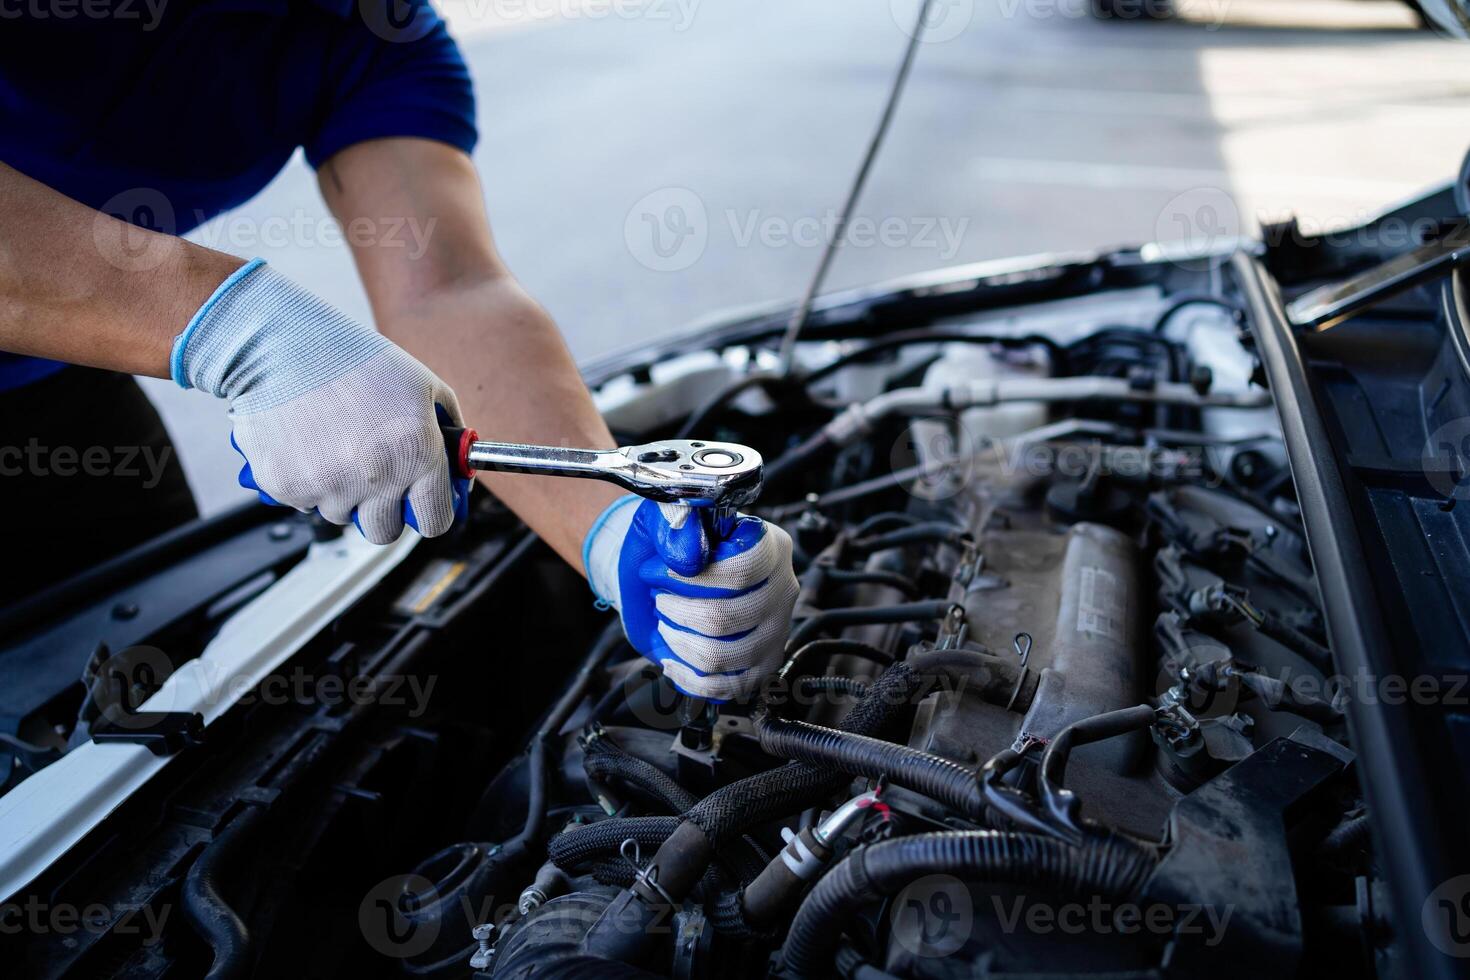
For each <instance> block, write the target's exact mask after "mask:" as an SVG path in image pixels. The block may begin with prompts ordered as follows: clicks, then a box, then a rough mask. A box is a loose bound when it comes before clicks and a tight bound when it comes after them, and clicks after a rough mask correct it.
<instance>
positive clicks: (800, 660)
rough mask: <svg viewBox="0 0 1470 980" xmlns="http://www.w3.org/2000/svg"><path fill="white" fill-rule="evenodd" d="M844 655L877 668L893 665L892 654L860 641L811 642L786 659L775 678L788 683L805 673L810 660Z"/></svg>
mask: <svg viewBox="0 0 1470 980" xmlns="http://www.w3.org/2000/svg"><path fill="white" fill-rule="evenodd" d="M844 654H845V655H849V656H854V657H862V658H863V659H864V660H868V661H871V662H872V663H875V664H877V665H878V666H879V667H887V666H888V665H889V664H891V663H893V654H891V653H889V652H888V651H886V650H880V649H878V648H877V647H875V646H872V645H871V644H868V643H863V642H861V641H860V640H840V639H839V640H812V641H811V642H809V643H806V644H803V645H802V647H801V649H799V650H797V651H796V652H795V653H793V654H792V655H791V656H790V657H789V658H788V659H787V661H786V663H785V664H783V665H782V667H781V670H780V672H779V674H778V675H777V676H779V677H780V678H781V679H782V680H783V681H786V682H788V683H789V682H791V681H793V680H794V679H795V678H797V677H800V676H801V675H802V674H803V673H805V672H806V669H807V664H808V663H810V662H811V661H812V660H815V659H817V658H818V657H835V656H841V655H844Z"/></svg>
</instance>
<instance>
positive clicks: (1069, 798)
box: [1036, 704, 1158, 838]
mask: <svg viewBox="0 0 1470 980" xmlns="http://www.w3.org/2000/svg"><path fill="white" fill-rule="evenodd" d="M1157 717H1158V711H1157V709H1155V708H1153V707H1152V706H1150V705H1147V704H1140V705H1136V706H1134V707H1132V708H1119V709H1118V710H1117V711H1105V712H1103V713H1102V714H1100V715H1093V716H1091V717H1090V718H1083V719H1082V720H1081V721H1074V722H1072V724H1070V725H1068V726H1067V727H1066V728H1063V729H1062V730H1061V731H1059V732H1057V734H1056V737H1055V738H1053V739H1052V740H1051V743H1050V744H1049V745H1047V747H1046V751H1045V752H1043V753H1042V755H1041V766H1040V769H1039V771H1038V772H1037V774H1036V782H1037V784H1038V786H1039V787H1040V790H1041V803H1042V806H1043V807H1045V809H1046V813H1047V816H1049V817H1050V818H1051V819H1052V821H1053V822H1055V823H1056V824H1057V826H1058V827H1059V828H1061V829H1062V831H1063V832H1064V833H1068V834H1071V835H1073V837H1074V838H1075V837H1080V836H1081V835H1082V834H1083V833H1084V828H1083V826H1082V821H1081V817H1080V816H1079V814H1078V811H1079V810H1080V809H1081V807H1082V801H1081V800H1079V799H1078V798H1077V794H1076V793H1073V792H1072V791H1071V790H1069V789H1066V788H1065V787H1064V786H1063V781H1064V779H1065V778H1066V772H1067V759H1068V757H1069V756H1070V755H1071V754H1072V750H1073V749H1074V748H1076V747H1077V746H1079V745H1088V744H1090V743H1092V742H1100V741H1102V740H1103V739H1107V738H1113V737H1115V736H1117V735H1124V734H1126V733H1128V732H1134V731H1138V730H1139V729H1142V728H1148V727H1149V726H1150V725H1152V724H1153V723H1154V719H1155V718H1157Z"/></svg>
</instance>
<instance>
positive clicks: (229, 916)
mask: <svg viewBox="0 0 1470 980" xmlns="http://www.w3.org/2000/svg"><path fill="white" fill-rule="evenodd" d="M263 815H264V811H263V810H261V809H260V808H259V807H254V806H252V807H250V808H249V809H247V810H245V811H244V812H243V813H241V814H240V815H239V816H238V817H236V818H235V819H234V820H232V821H230V824H229V826H228V827H226V828H225V829H224V830H223V831H221V832H220V835H219V836H218V837H216V838H215V839H214V840H213V841H212V842H211V843H210V845H209V846H208V847H206V848H205V849H204V852H203V853H202V854H200V855H199V857H198V858H196V859H195V860H194V866H193V867H192V868H190V869H189V874H188V876H187V877H185V878H184V914H185V916H187V917H188V919H189V925H191V926H193V928H194V931H195V932H196V933H198V934H199V937H200V938H201V939H203V940H204V941H205V942H206V943H208V944H209V948H210V949H211V950H213V951H214V961H213V962H212V963H211V964H210V967H209V972H208V973H207V974H205V980H235V978H237V977H244V976H246V975H248V974H249V972H250V969H251V965H252V963H253V961H254V952H253V946H254V940H253V939H252V937H251V935H250V930H249V928H248V927H247V926H246V925H245V920H244V919H242V918H240V915H239V913H238V912H236V911H235V910H234V909H233V908H232V907H231V906H230V903H229V900H228V899H226V898H225V895H224V891H223V882H222V880H221V879H222V878H224V877H225V876H226V875H227V874H228V873H229V871H230V869H231V868H232V867H233V865H234V861H235V860H236V859H237V858H238V857H239V855H240V847H241V844H242V843H243V842H244V841H245V840H246V839H247V838H248V837H249V836H250V835H251V834H252V833H253V832H254V831H255V828H256V826H257V825H258V824H259V823H260V821H261V819H262V818H263Z"/></svg>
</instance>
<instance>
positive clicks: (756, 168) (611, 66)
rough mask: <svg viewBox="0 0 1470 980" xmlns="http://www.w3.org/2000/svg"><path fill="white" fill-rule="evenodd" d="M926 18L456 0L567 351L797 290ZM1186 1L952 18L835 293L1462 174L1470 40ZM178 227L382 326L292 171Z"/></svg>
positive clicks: (503, 201) (193, 467)
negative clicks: (1106, 16) (1152, 14)
mask: <svg viewBox="0 0 1470 980" xmlns="http://www.w3.org/2000/svg"><path fill="white" fill-rule="evenodd" d="M916 5H917V0H860V2H854V0H846V2H842V0H803V2H801V3H790V2H779V0H446V2H445V3H443V4H442V5H441V8H442V9H444V10H445V12H446V14H447V15H448V16H449V18H450V22H451V25H452V27H453V29H454V31H455V33H456V34H457V36H459V38H460V41H461V45H462V47H463V48H464V51H465V54H466V57H467V59H468V61H469V63H470V67H471V69H472V71H473V73H474V76H475V81H476V87H477V94H478V101H479V125H480V131H481V142H480V145H479V148H478V149H477V150H476V153H475V161H476V164H477V166H478V168H479V171H480V173H481V176H482V180H483V183H484V187H485V195H486V199H487V202H488V205H489V211H490V216H491V221H492V224H493V226H494V229H495V233H496V237H497V240H498V242H499V245H500V248H501V250H502V252H503V254H504V255H505V257H506V259H507V261H508V262H509V263H510V266H511V268H512V269H513V270H515V272H516V274H517V275H518V276H519V277H520V279H521V280H522V281H523V282H524V283H525V284H526V286H527V287H528V288H529V289H530V290H531V292H532V293H533V294H534V295H535V296H536V297H537V298H538V299H539V300H540V301H541V302H542V303H543V304H544V305H545V306H546V307H547V308H548V309H549V310H550V311H551V313H552V314H553V316H555V318H556V319H557V322H558V323H559V324H560V325H561V327H562V330H563V331H564V332H565V334H566V336H567V338H568V340H569V342H570V344H571V346H572V349H573V351H574V352H575V353H576V354H577V355H578V357H580V358H587V357H590V356H594V355H596V354H599V353H602V352H605V351H608V350H611V349H614V348H617V347H621V346H625V345H628V344H632V343H636V342H641V341H646V340H649V339H653V338H657V337H659V336H662V335H665V334H667V333H669V332H672V331H677V330H680V329H682V328H685V327H687V326H688V325H689V324H690V323H692V322H695V321H697V320H700V319H703V318H705V317H707V316H709V315H711V314H714V313H717V312H719V311H721V310H726V309H731V308H738V307H743V306H748V305H751V304H756V303H763V302H768V301H772V300H783V299H792V298H794V297H795V296H796V295H798V294H799V293H800V292H801V290H802V288H803V287H804V285H805V283H806V281H807V279H808V277H809V276H810V275H811V272H812V270H813V268H814V266H815V264H816V262H817V259H818V257H819V254H820V251H821V248H822V246H823V245H824V244H825V242H826V240H827V238H828V236H829V235H830V232H831V226H832V223H833V220H834V217H835V209H836V208H837V207H838V205H839V204H840V203H841V201H842V199H843V197H844V194H845V192H846V187H847V185H848V183H849V181H850V180H851V178H852V176H853V173H854V172H855V170H856V168H857V165H858V161H859V159H860V156H861V153H862V150H863V147H864V145H865V143H866V141H867V140H868V138H869V135H870V133H871V131H872V129H873V127H874V125H875V123H876V121H877V118H878V113H879V111H880V109H881V107H882V103H883V99H884V97H885V94H886V91H887V88H888V85H889V83H890V80H891V78H892V75H893V72H894V70H895V68H896V67H897V64H898V60H899V57H900V55H901V54H902V49H903V45H904V43H905V42H906V40H907V33H906V32H907V31H908V30H910V29H911V27H912V19H913V13H914V10H915V9H916ZM1181 7H1182V16H1181V17H1179V18H1177V19H1175V20H1172V21H1168V22H1141V21H1126V22H1120V21H1114V22H1099V21H1097V20H1095V19H1093V18H1091V17H1090V16H1088V14H1087V9H1086V4H1085V0H990V2H987V3H981V2H978V0H936V3H935V13H934V14H933V16H932V17H931V20H930V23H929V24H928V26H927V29H926V31H925V35H924V36H925V41H924V43H922V44H921V46H920V50H919V52H918V58H917V61H916V63H915V66H914V70H913V74H912V77H911V79H910V83H909V87H908V89H907V91H906V93H905V95H904V98H903V101H902V103H901V104H900V106H899V109H898V114H897V116H896V118H895V120H894V123H893V126H892V130H891V132H890V133H889V138H888V142H887V144H886V145H885V147H884V149H883V152H882V154H881V155H880V157H879V159H878V162H877V164H876V167H875V168H874V170H873V173H872V177H871V179H870V182H869V185H868V189H867V192H866V193H865V195H864V196H863V198H862V200H861V201H860V202H859V205H858V207H857V209H856V212H855V218H854V224H853V226H852V229H851V233H850V234H849V236H848V237H847V238H846V239H845V240H844V243H843V246H842V249H841V251H840V253H839V255H838V258H837V261H836V264H835V266H834V268H833V270H832V274H831V276H830V277H829V285H830V286H831V287H832V288H841V287H844V286H852V285H857V284H862V283H871V282H874V281H879V280H883V279H888V278H891V277H894V276H898V275H903V274H906V273H911V272H916V271H921V270H926V269H933V268H939V267H942V266H946V265H954V264H959V263H963V262H970V261H975V260H979V259H987V258H998V257H1005V256H1013V255H1022V254H1030V253H1036V252H1046V251H1072V250H1077V249H1088V248H1095V247H1100V246H1107V245H1114V244H1129V243H1131V244H1137V243H1140V242H1144V241H1153V240H1165V241H1167V240H1177V239H1181V238H1190V239H1196V240H1198V239H1201V238H1204V239H1208V238H1210V237H1214V236H1218V235H1226V234H1238V233H1245V234H1249V233H1251V232H1252V231H1253V230H1254V228H1255V227H1256V225H1257V223H1258V222H1259V221H1260V220H1261V219H1263V218H1267V219H1277V218H1280V217H1283V216H1285V215H1286V214H1296V215H1297V216H1298V218H1299V219H1300V220H1301V221H1302V222H1303V223H1304V224H1306V225H1308V226H1313V227H1322V226H1332V225H1346V224H1350V223H1353V222H1355V221H1357V220H1359V219H1361V218H1362V217H1363V216H1365V215H1366V214H1369V213H1371V212H1373V211H1374V210H1376V209H1377V208H1379V207H1381V206H1383V205H1386V204H1389V203H1391V202H1393V201H1395V200H1397V199H1400V198H1402V197H1405V196H1407V195H1409V194H1412V193H1414V192H1415V191H1417V190H1419V189H1420V188H1422V187H1424V186H1427V185H1429V184H1431V183H1434V182H1436V181H1438V180H1441V179H1444V178H1447V177H1450V176H1452V175H1453V173H1454V172H1455V170H1456V169H1457V168H1458V166H1459V161H1460V157H1461V155H1462V154H1463V153H1464V151H1465V149H1466V147H1467V146H1470V46H1465V45H1459V44H1455V43H1452V42H1449V41H1443V40H1440V39H1438V38H1435V37H1434V36H1432V35H1430V34H1429V33H1427V32H1425V31H1422V30H1418V29H1416V26H1415V17H1414V15H1413V14H1412V13H1411V12H1410V11H1409V9H1408V8H1407V7H1404V6H1402V5H1400V4H1398V3H1389V2H1376V0H1181ZM191 237H193V238H195V239H197V240H199V241H202V242H205V243H207V244H210V245H212V246H214V247H217V248H222V249H225V250H227V251H232V252H236V253H238V254H241V255H262V256H264V257H266V258H267V259H269V260H270V261H271V262H272V263H273V264H274V265H275V266H277V267H278V268H280V269H282V270H283V271H284V272H286V273H287V274H288V275H291V276H293V277H294V278H296V279H298V280H300V281H302V282H303V283H305V284H307V285H308V286H309V287H310V288H312V289H314V290H316V291H317V292H319V293H320V294H322V295H323V296H325V297H327V298H328V299H330V300H331V301H333V302H335V303H337V304H338V305H339V306H341V307H342V308H343V309H345V310H347V311H348V312H349V313H351V314H353V315H355V316H358V317H362V318H364V319H366V318H368V316H369V313H368V309H367V303H366V300H365V298H364V296H363V293H362V289H361V287H360V285H359V284H358V283H357V281H356V278H355V274H354V272H353V268H352V262H351V257H350V255H349V254H348V251H347V247H346V246H345V245H344V244H342V242H341V236H340V235H338V234H335V233H334V229H333V228H332V227H331V226H330V223H329V221H328V219H327V215H326V212H325V209H324V207H323V206H322V204H321V202H320V199H319V197H318V195H317V191H316V184H315V178H314V176H313V175H312V173H311V172H310V170H309V169H308V168H307V167H306V166H305V164H304V163H303V162H302V161H301V160H300V159H299V158H298V159H297V160H295V161H293V162H292V164H291V165H290V166H289V167H288V168H287V169H286V170H285V171H284V172H283V173H282V174H281V176H280V177H279V178H278V179H277V180H276V181H275V182H274V183H273V184H272V185H271V186H270V187H269V188H268V189H267V190H266V191H264V192H263V193H262V194H261V195H260V196H259V197H257V198H256V199H255V200H253V201H251V202H250V203H248V204H247V205H245V206H244V207H242V208H241V209H239V210H238V211H236V212H233V213H232V214H230V215H226V216H224V217H222V218H220V219H218V220H216V221H214V222H211V223H210V224H209V225H207V226H205V227H204V228H203V229H200V230H199V231H198V232H196V233H194V234H193V235H192V236H191ZM410 246H411V243H410ZM486 342H487V343H493V337H489V338H486ZM148 390H149V392H150V394H151V395H153V396H154V398H155V401H156V402H157V403H158V404H159V405H160V407H161V409H162V411H163V414H164V419H165V422H166V424H167V425H168V426H169V428H170V431H171V432H172V433H173V434H174V437H175V439H176V441H177V442H178V444H179V449H180V455H181V458H182V459H183V462H184V465H185V468H186V470H187V471H188V473H189V476H190V480H191V483H192V484H193V485H194V487H195V490H196V494H197V496H198V497H199V499H200V502H201V505H202V506H203V508H204V509H205V510H206V511H207V512H213V511H217V510H219V509H220V508H222V507H224V506H226V505H228V504H229V503H230V502H232V501H234V500H236V499H240V495H241V494H243V492H244V491H241V490H239V488H238V487H236V486H235V485H234V473H235V470H236V469H237V468H238V467H237V462H236V460H235V459H234V457H233V454H232V453H231V452H230V450H229V447H228V438H227V435H228V421H227V419H226V418H225V413H224V406H223V405H221V404H219V403H216V402H215V401H214V400H213V399H210V398H208V397H207V396H203V395H200V394H198V393H197V392H182V391H179V390H177V389H175V388H172V387H171V386H169V385H168V384H167V383H164V382H149V383H148ZM479 424H480V425H481V427H482V428H483V427H484V424H485V423H484V422H483V421H480V422H479Z"/></svg>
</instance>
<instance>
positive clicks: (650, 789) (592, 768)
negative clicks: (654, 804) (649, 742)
mask: <svg viewBox="0 0 1470 980" xmlns="http://www.w3.org/2000/svg"><path fill="white" fill-rule="evenodd" d="M582 753H583V755H582V768H583V769H585V770H586V771H587V775H589V776H591V777H593V778H594V779H599V780H602V781H604V782H606V781H608V780H613V781H615V782H620V783H623V784H624V785H627V786H632V787H634V788H635V789H639V790H642V791H643V792H644V793H645V794H647V795H648V796H651V797H653V798H654V799H656V800H658V801H659V802H660V803H662V804H663V805H664V806H665V807H667V808H668V810H669V812H670V813H672V814H680V813H683V812H685V811H686V810H688V809H689V808H691V807H692V806H694V804H696V803H698V802H699V799H698V797H696V796H695V795H694V794H693V793H691V792H689V791H688V790H687V789H685V788H684V787H682V786H680V785H679V784H678V783H677V782H675V781H674V778H673V777H672V776H670V775H669V774H668V773H666V772H664V771H663V770H662V769H660V768H659V767H658V766H655V765H654V764H653V763H651V762H648V761H647V760H644V759H640V758H638V757H637V756H636V755H633V754H632V753H631V752H629V751H628V750H627V749H625V748H623V747H622V746H621V745H619V744H618V743H617V742H615V741H613V739H612V737H611V736H610V735H608V734H607V733H606V732H602V731H600V730H598V731H594V732H593V734H591V735H589V736H588V737H587V738H586V739H585V740H584V741H583V744H582Z"/></svg>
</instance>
